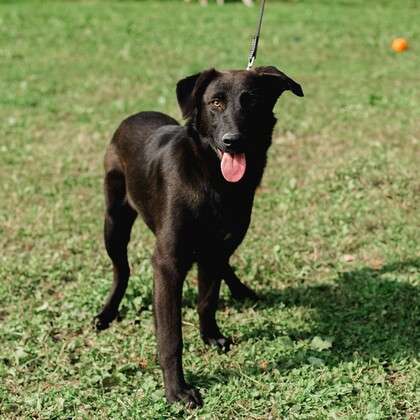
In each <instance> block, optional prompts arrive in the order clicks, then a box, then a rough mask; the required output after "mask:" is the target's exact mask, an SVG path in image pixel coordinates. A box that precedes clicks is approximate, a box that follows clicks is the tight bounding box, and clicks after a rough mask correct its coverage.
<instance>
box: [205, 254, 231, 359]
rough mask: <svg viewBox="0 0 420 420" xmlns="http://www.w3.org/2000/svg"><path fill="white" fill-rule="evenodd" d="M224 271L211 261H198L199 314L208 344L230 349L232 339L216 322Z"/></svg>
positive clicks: (224, 349) (226, 349)
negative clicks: (224, 333) (221, 330)
mask: <svg viewBox="0 0 420 420" xmlns="http://www.w3.org/2000/svg"><path fill="white" fill-rule="evenodd" d="M221 277H222V271H221V270H220V269H216V270H215V268H214V267H212V265H211V264H210V263H208V264H203V263H202V262H199V263H198V308H197V309H198V315H199V318H200V334H201V337H202V339H203V341H204V342H205V343H206V344H210V345H215V346H217V347H219V348H220V349H221V350H223V351H225V352H227V351H228V350H229V347H230V344H231V340H229V339H228V338H226V337H225V336H223V334H222V333H221V332H220V330H219V327H218V325H217V322H216V310H217V304H218V302H219V292H220V282H221Z"/></svg>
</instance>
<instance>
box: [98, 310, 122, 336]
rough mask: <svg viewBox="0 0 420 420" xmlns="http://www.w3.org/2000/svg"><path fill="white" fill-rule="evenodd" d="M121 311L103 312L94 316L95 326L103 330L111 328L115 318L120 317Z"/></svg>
mask: <svg viewBox="0 0 420 420" xmlns="http://www.w3.org/2000/svg"><path fill="white" fill-rule="evenodd" d="M118 316H119V313H118V312H116V313H110V312H101V313H100V314H98V315H96V316H95V318H93V322H92V324H93V328H95V330H96V331H103V330H106V329H107V328H109V326H110V324H111V322H112V321H114V319H116V318H118Z"/></svg>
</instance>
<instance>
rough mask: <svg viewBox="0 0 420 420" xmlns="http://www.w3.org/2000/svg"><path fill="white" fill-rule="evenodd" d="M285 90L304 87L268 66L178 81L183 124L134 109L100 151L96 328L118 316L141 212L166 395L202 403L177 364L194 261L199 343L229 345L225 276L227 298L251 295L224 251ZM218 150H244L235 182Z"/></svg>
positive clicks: (240, 224) (247, 205)
mask: <svg viewBox="0 0 420 420" xmlns="http://www.w3.org/2000/svg"><path fill="white" fill-rule="evenodd" d="M284 90H291V91H292V92H293V93H295V94H296V95H298V96H303V92H302V89H301V87H300V86H299V85H298V84H297V83H295V82H294V81H293V80H291V79H290V78H288V77H287V76H286V75H285V74H283V73H282V72H280V71H279V70H277V69H276V68H274V67H260V68H256V69H255V70H251V71H227V72H219V71H217V70H215V69H210V70H206V71H204V72H202V73H199V74H196V75H194V76H190V77H187V78H186V79H183V80H181V81H180V82H179V83H178V84H177V98H178V102H179V105H180V107H181V110H182V113H183V115H184V117H185V118H187V119H188V121H187V124H186V125H185V126H180V125H179V124H178V123H177V121H175V120H174V119H173V118H171V117H169V116H167V115H164V114H161V113H158V112H141V113H139V114H136V115H133V116H131V117H129V118H127V119H126V120H124V121H123V122H122V123H121V125H120V126H119V127H118V129H117V131H116V132H115V134H114V136H113V138H112V141H111V144H110V145H109V147H108V149H107V152H106V156H105V198H106V214H105V245H106V249H107V252H108V254H109V256H110V258H111V260H112V262H113V269H114V283H113V287H112V290H111V292H110V295H109V297H108V299H107V302H106V303H105V305H104V307H103V309H102V311H101V313H100V314H98V315H97V317H96V327H97V328H98V329H99V330H100V329H104V328H107V327H108V325H109V323H110V322H111V321H113V320H114V319H115V318H116V317H117V316H118V307H119V304H120V302H121V299H122V297H123V296H124V293H125V290H126V287H127V282H128V278H129V274H130V270H129V265H128V260H127V244H128V242H129V240H130V232H131V228H132V225H133V223H134V221H135V219H136V217H137V215H138V214H140V215H141V217H142V219H143V220H144V221H145V223H146V224H147V226H148V227H149V228H150V229H151V230H152V231H153V233H154V234H155V236H156V246H155V251H154V254H153V267H154V314H155V323H156V334H157V342H158V353H159V360H160V364H161V367H162V370H163V378H164V383H165V392H166V397H167V399H168V401H176V400H184V401H185V402H186V403H187V404H188V405H190V406H197V405H201V404H202V400H201V397H200V394H199V392H198V391H197V390H195V389H194V388H192V387H190V386H189V385H188V384H187V383H186V382H185V380H184V375H183V370H182V331H181V299H182V285H183V282H184V278H185V276H186V274H187V272H188V270H189V269H190V268H191V266H192V264H193V263H197V265H198V313H199V319H200V332H201V336H202V338H203V340H204V341H205V342H206V343H209V344H214V345H216V346H218V347H220V348H222V349H223V350H225V351H226V350H228V349H229V344H230V340H229V339H227V338H225V337H224V336H223V335H222V333H221V332H220V330H219V328H218V326H217V323H216V318H215V313H216V308H217V303H218V298H219V289H220V282H221V280H222V279H224V280H225V282H226V283H227V285H228V287H229V288H230V290H231V293H232V295H233V297H234V298H237V299H243V298H252V299H255V298H256V295H255V293H254V292H253V291H252V290H251V289H249V288H248V287H247V286H245V285H244V284H243V283H241V281H240V280H239V279H238V278H237V277H236V275H235V273H234V271H233V270H232V268H231V267H230V265H229V258H230V256H231V255H232V253H233V252H234V251H235V249H236V248H237V247H238V245H239V244H240V243H241V242H242V240H243V238H244V236H245V234H246V231H247V229H248V226H249V222H250V218H251V211H252V204H253V200H254V193H255V189H256V188H257V186H258V184H259V183H260V181H261V177H262V175H263V171H264V167H265V165H266V156H267V150H268V148H269V146H270V144H271V135H272V130H273V127H274V124H275V122H276V119H275V118H274V116H273V112H272V109H273V107H274V105H275V103H276V101H277V99H278V97H279V96H280V94H281V93H282V92H283V91H284ZM223 152H231V153H245V156H246V162H247V165H246V171H245V174H244V176H243V177H242V179H240V181H238V182H235V183H232V182H227V181H226V180H225V179H224V177H223V176H222V174H221V170H220V156H221V155H222V153H223Z"/></svg>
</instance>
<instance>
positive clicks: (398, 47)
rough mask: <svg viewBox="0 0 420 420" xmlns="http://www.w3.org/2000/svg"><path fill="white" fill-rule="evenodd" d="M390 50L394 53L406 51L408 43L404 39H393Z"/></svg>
mask: <svg viewBox="0 0 420 420" xmlns="http://www.w3.org/2000/svg"><path fill="white" fill-rule="evenodd" d="M391 48H392V49H393V50H394V51H395V52H403V51H405V50H407V49H408V42H407V40H406V39H405V38H395V39H394V40H393V41H392V44H391Z"/></svg>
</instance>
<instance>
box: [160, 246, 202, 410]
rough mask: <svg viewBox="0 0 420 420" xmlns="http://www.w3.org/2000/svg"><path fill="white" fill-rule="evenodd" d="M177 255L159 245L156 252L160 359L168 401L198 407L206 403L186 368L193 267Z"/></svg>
mask: <svg viewBox="0 0 420 420" xmlns="http://www.w3.org/2000/svg"><path fill="white" fill-rule="evenodd" d="M174 254H175V253H171V252H170V253H168V252H162V251H161V250H160V249H159V246H157V247H156V250H155V253H154V255H153V266H154V314H155V325H156V335H157V343H158V355H159V362H160V365H161V368H162V371H163V380H164V383H165V394H166V398H167V400H168V401H169V402H174V401H179V400H182V401H185V402H186V403H187V405H188V406H190V407H196V406H200V405H202V400H201V397H200V393H199V392H198V391H197V390H196V389H194V388H192V387H190V386H189V385H188V384H187V383H186V382H185V379H184V373H183V370H182V327H181V303H182V285H183V282H184V278H185V275H186V273H187V271H188V269H189V267H188V265H187V264H185V261H181V259H180V258H179V257H176V256H175V255H174Z"/></svg>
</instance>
